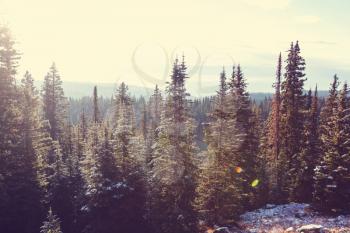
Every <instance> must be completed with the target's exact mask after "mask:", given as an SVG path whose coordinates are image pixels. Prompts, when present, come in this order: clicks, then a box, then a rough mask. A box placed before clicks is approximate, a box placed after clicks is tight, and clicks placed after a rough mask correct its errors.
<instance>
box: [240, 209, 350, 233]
mask: <svg viewBox="0 0 350 233" xmlns="http://www.w3.org/2000/svg"><path fill="white" fill-rule="evenodd" d="M312 224H313V225H321V226H322V227H323V229H324V231H323V232H334V233H338V232H341V233H350V215H347V216H338V217H331V216H322V215H320V214H318V213H316V212H314V211H312V210H311V208H310V207H309V205H308V204H297V203H291V204H286V205H267V206H266V207H265V208H262V209H258V210H255V211H252V212H248V213H245V214H244V215H242V216H241V221H240V225H241V226H242V227H244V228H245V230H247V231H248V232H254V233H282V232H289V233H293V232H297V229H298V228H300V227H302V226H306V225H312Z"/></svg>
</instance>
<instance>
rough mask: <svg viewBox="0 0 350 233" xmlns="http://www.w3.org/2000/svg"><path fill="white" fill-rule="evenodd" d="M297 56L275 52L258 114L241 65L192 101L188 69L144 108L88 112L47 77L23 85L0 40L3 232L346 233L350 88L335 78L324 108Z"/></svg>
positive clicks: (177, 68)
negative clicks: (307, 85) (213, 90)
mask: <svg viewBox="0 0 350 233" xmlns="http://www.w3.org/2000/svg"><path fill="white" fill-rule="evenodd" d="M301 45H302V42H300V43H299V42H298V41H295V42H292V43H291V44H290V45H288V44H287V45H286V48H281V49H288V51H287V52H286V53H283V54H280V55H279V56H276V72H275V74H271V76H275V82H274V83H273V86H274V88H275V93H274V94H273V96H272V98H266V99H265V100H263V101H255V100H254V99H252V98H251V97H250V94H249V93H248V91H247V83H248V82H249V77H245V75H244V64H236V65H234V66H232V69H230V70H222V71H221V73H219V74H218V75H217V94H216V95H215V96H207V97H203V98H200V99H198V98H197V99H196V98H191V97H190V93H188V92H187V91H186V80H187V79H189V78H191V77H189V76H188V72H187V66H186V58H185V56H183V57H181V58H179V59H176V60H175V62H174V64H173V66H172V73H171V77H170V78H171V79H170V81H169V82H168V83H167V85H166V88H165V89H161V88H159V87H158V86H156V87H155V88H154V92H153V94H152V95H151V96H150V97H149V98H146V97H137V98H136V97H134V95H133V93H129V91H128V86H127V84H126V83H121V84H120V85H119V87H118V88H117V90H116V91H115V94H114V95H113V97H112V99H106V98H103V97H101V96H99V93H98V86H96V87H95V88H94V89H93V90H91V96H90V97H86V98H84V101H83V100H82V99H72V98H68V97H67V96H65V94H64V91H63V88H62V82H64V77H61V76H60V73H59V71H58V68H57V67H56V65H55V64H52V66H51V67H49V68H48V72H47V75H46V76H45V80H44V83H43V85H42V86H41V87H36V86H35V85H34V79H33V77H32V75H31V73H30V71H27V72H26V73H25V74H24V75H22V74H19V73H18V72H17V66H18V64H19V63H20V62H21V60H20V51H17V50H16V49H15V43H14V40H13V38H12V37H11V33H10V31H9V29H8V28H6V27H1V28H0V232H3V233H38V232H40V233H122V232H123V233H148V232H149V233H151V232H152V233H201V232H208V233H209V232H210V233H212V232H287V231H288V232H296V231H299V232H308V231H307V226H306V227H305V228H301V227H302V226H303V225H306V224H308V225H309V227H310V224H314V225H313V227H315V228H317V227H319V228H317V229H318V230H317V232H321V230H320V229H321V227H320V226H319V225H322V231H326V228H328V230H327V231H329V232H337V230H338V232H350V229H349V228H347V227H349V224H350V220H349V218H350V217H349V216H347V215H348V214H350V213H349V212H350V99H349V96H348V92H349V89H348V85H347V83H340V82H339V80H338V77H337V75H334V77H329V83H330V86H329V93H328V96H327V97H326V98H321V97H318V94H317V86H316V87H315V88H314V89H313V90H305V89H304V82H305V80H306V79H307V76H306V74H305V66H306V65H305V60H304V57H303V54H302V49H301ZM229 65H230V64H229ZM87 68H88V67H87ZM271 85H272V84H271ZM77 109H79V110H77ZM297 203H300V204H297ZM260 208H263V209H260ZM259 209H260V210H259ZM291 218H294V219H291ZM295 219H297V220H295ZM311 227H312V226H311ZM323 227H324V229H323ZM234 229H236V230H234ZM298 229H299V230H298ZM300 229H301V230H300ZM303 229H305V230H303ZM314 232H316V230H315V231H314Z"/></svg>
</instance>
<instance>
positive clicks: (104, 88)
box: [35, 81, 328, 102]
mask: <svg viewBox="0 0 350 233" xmlns="http://www.w3.org/2000/svg"><path fill="white" fill-rule="evenodd" d="M42 83H43V81H35V85H36V86H37V88H38V89H39V90H40V89H41V86H42ZM95 85H96V86H97V88H98V94H99V96H103V97H106V98H110V97H112V96H113V95H114V93H115V90H116V88H117V84H116V83H98V84H96V83H89V82H69V81H68V82H67V81H64V82H63V84H62V86H63V90H64V93H65V95H66V96H67V97H71V98H76V99H79V98H82V97H84V96H91V95H92V92H93V88H94V86H95ZM128 87H129V92H130V94H131V95H132V96H135V97H140V96H144V97H146V98H148V97H149V96H150V95H151V94H152V93H153V89H152V88H149V87H142V86H136V85H128ZM216 89H217V86H213V87H208V88H206V89H205V90H203V94H202V95H201V97H204V96H210V95H214V94H215V92H216ZM272 95H273V94H272V93H269V92H250V96H251V98H252V99H253V100H255V101H257V102H260V101H262V100H264V99H265V98H269V97H272ZM318 95H319V96H320V97H325V96H327V95H328V91H318ZM192 97H194V98H196V97H197V96H192Z"/></svg>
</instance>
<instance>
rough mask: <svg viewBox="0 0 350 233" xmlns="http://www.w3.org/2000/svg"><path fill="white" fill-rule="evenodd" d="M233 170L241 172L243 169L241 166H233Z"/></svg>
mask: <svg viewBox="0 0 350 233" xmlns="http://www.w3.org/2000/svg"><path fill="white" fill-rule="evenodd" d="M235 172H236V173H241V172H243V169H242V168H241V167H235Z"/></svg>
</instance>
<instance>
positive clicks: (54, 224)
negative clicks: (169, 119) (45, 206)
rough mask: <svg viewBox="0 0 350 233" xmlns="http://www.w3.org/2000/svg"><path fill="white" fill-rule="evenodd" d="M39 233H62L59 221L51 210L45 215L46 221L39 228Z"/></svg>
mask: <svg viewBox="0 0 350 233" xmlns="http://www.w3.org/2000/svg"><path fill="white" fill-rule="evenodd" d="M40 233H62V231H61V225H60V220H59V218H57V216H56V215H54V214H53V213H52V210H51V208H50V210H49V213H48V215H47V221H45V222H44V223H43V225H42V226H41V230H40Z"/></svg>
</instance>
